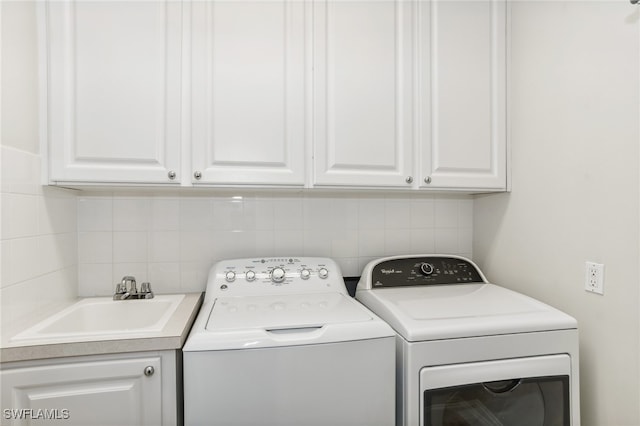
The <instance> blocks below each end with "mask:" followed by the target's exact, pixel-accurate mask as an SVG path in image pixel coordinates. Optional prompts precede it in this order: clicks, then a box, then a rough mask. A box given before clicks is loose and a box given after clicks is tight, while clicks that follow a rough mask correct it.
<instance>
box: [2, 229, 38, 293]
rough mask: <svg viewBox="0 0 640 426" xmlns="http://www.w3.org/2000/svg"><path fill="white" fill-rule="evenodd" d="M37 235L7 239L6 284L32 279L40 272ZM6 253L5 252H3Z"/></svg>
mask: <svg viewBox="0 0 640 426" xmlns="http://www.w3.org/2000/svg"><path fill="white" fill-rule="evenodd" d="M39 239H40V238H39V237H29V238H16V239H13V240H9V241H8V244H9V252H8V253H7V254H8V258H9V263H10V265H9V274H8V282H7V284H8V285H13V284H16V283H19V282H23V281H27V280H30V279H34V278H36V277H38V276H39V275H41V274H42V262H43V261H46V259H42V258H41V256H40V246H39ZM5 255H6V254H5Z"/></svg>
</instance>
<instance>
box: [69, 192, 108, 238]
mask: <svg viewBox="0 0 640 426" xmlns="http://www.w3.org/2000/svg"><path fill="white" fill-rule="evenodd" d="M78 231H80V232H87V231H109V232H111V231H113V199H111V198H102V197H79V198H78Z"/></svg>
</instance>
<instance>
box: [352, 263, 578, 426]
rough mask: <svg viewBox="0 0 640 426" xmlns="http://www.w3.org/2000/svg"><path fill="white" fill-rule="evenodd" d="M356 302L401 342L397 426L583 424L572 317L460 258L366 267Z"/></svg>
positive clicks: (575, 328) (576, 346) (398, 342)
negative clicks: (494, 281)
mask: <svg viewBox="0 0 640 426" xmlns="http://www.w3.org/2000/svg"><path fill="white" fill-rule="evenodd" d="M356 298H357V299H358V300H359V301H361V302H362V303H363V304H364V305H365V306H367V307H369V309H371V310H372V311H373V312H375V313H376V314H377V315H378V316H380V317H381V318H382V319H384V320H385V321H387V323H389V324H390V325H391V326H392V327H393V329H394V330H395V331H396V333H397V353H396V362H397V376H396V379H397V398H398V400H397V425H403V426H417V425H424V426H427V425H429V426H441V425H456V426H462V425H495V426H497V425H505V426H569V425H574V426H577V425H579V424H580V411H579V393H578V328H577V323H576V321H575V320H574V319H573V318H571V317H570V316H569V315H566V314H564V313H562V312H560V311H558V310H556V309H554V308H552V307H550V306H548V305H545V304H543V303H541V302H539V301H537V300H534V299H532V298H530V297H527V296H524V295H522V294H519V293H516V292H513V291H511V290H508V289H506V288H503V287H499V286H497V285H493V284H490V283H488V282H487V280H486V279H485V277H484V275H483V274H482V272H481V271H480V270H479V269H478V268H477V267H476V265H475V264H473V263H472V262H471V261H470V260H468V259H465V258H462V257H458V256H442V255H415V256H397V257H388V258H384V259H379V260H375V261H373V262H370V263H369V264H368V265H367V266H366V267H365V269H364V271H363V273H362V277H361V279H360V281H359V283H358V287H357V290H356Z"/></svg>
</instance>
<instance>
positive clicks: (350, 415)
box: [183, 257, 395, 426]
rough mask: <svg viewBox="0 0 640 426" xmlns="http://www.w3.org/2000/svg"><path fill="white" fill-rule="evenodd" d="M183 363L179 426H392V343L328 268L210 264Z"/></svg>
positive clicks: (280, 261) (389, 333)
mask: <svg viewBox="0 0 640 426" xmlns="http://www.w3.org/2000/svg"><path fill="white" fill-rule="evenodd" d="M183 357H184V358H183V366H184V409H185V410H184V411H185V413H184V414H185V423H186V424H187V425H224V426H230V425H242V426H250V425H261V426H287V425H290V426H314V425H317V426H328V425H331V426H339V425H345V426H352V425H362V426H374V425H379V426H391V425H393V424H394V422H395V333H394V331H393V330H392V329H391V327H389V326H388V325H387V324H386V323H385V322H384V321H382V320H381V319H380V318H378V317H377V316H376V315H374V314H373V313H371V311H369V310H368V309H367V308H365V307H364V306H363V305H362V304H360V303H359V302H357V301H356V300H355V299H353V298H352V297H350V296H349V295H348V294H347V290H346V288H345V285H344V281H343V277H342V275H341V273H340V269H339V267H338V266H337V264H336V263H335V262H333V261H332V260H330V259H326V258H311V257H291V258H269V259H239V260H227V261H222V262H219V263H217V264H215V265H214V266H213V267H212V268H211V271H210V273H209V280H208V283H207V290H206V295H205V299H204V303H203V306H202V308H201V310H200V312H199V314H198V317H197V318H196V321H195V323H194V326H193V328H192V330H191V333H190V334H189V337H188V339H187V342H186V344H185V346H184V348H183Z"/></svg>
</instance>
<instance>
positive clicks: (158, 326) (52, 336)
mask: <svg viewBox="0 0 640 426" xmlns="http://www.w3.org/2000/svg"><path fill="white" fill-rule="evenodd" d="M184 298H185V295H184V294H163V295H156V296H155V297H154V298H153V299H133V300H118V301H114V300H112V298H111V297H87V298H82V299H80V300H78V301H76V302H75V303H73V304H72V305H70V306H68V307H66V308H64V309H62V310H60V311H58V312H56V313H54V314H52V315H50V316H48V317H47V318H45V319H43V320H42V321H39V322H38V323H36V324H35V325H33V326H31V327H29V328H27V329H26V330H23V331H22V332H20V333H18V334H16V335H15V336H13V337H12V338H10V339H9V342H10V343H13V344H19V343H22V342H28V343H30V344H33V343H34V342H35V341H42V342H43V343H51V341H60V342H68V341H87V340H114V339H130V338H140V337H152V336H153V335H157V334H158V333H160V332H162V330H163V329H164V328H165V327H166V325H167V323H168V322H169V319H170V318H171V316H172V315H173V314H174V313H175V312H176V310H177V309H178V306H179V305H180V303H181V302H182V301H183V300H184ZM167 301H168V302H169V306H168V307H167V309H166V310H165V311H164V312H163V313H162V315H161V316H160V317H159V318H158V320H157V321H156V322H155V323H153V324H151V325H148V326H145V327H133V328H128V329H121V328H110V329H105V330H99V331H95V330H87V331H69V332H53V333H51V332H47V331H43V330H46V329H47V328H48V327H51V326H53V325H54V324H55V323H56V322H58V321H61V320H64V319H65V318H66V317H67V316H68V315H71V314H73V313H74V312H76V311H78V310H79V309H85V307H86V306H88V305H89V306H90V305H110V304H118V305H114V306H123V305H122V304H130V305H133V304H150V303H158V302H167Z"/></svg>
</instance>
